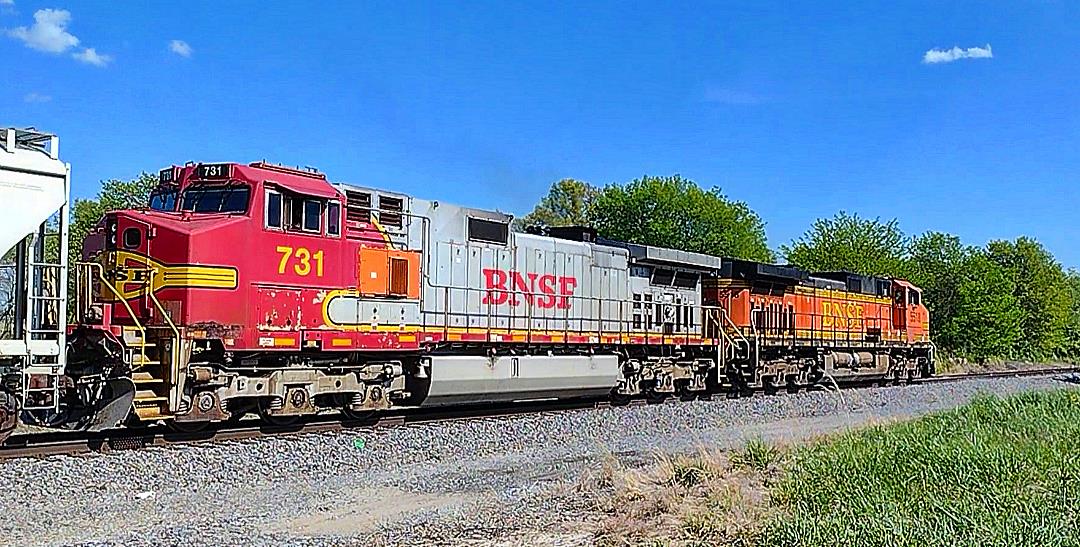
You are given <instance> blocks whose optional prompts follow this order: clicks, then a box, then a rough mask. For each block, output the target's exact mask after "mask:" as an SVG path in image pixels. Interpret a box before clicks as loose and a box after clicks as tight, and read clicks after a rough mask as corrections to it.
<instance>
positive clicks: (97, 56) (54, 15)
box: [0, 0, 112, 66]
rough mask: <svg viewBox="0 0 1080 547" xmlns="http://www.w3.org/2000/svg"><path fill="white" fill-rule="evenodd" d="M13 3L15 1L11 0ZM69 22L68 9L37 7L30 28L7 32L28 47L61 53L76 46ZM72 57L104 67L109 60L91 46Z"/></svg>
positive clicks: (77, 42) (19, 28)
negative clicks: (68, 27)
mask: <svg viewBox="0 0 1080 547" xmlns="http://www.w3.org/2000/svg"><path fill="white" fill-rule="evenodd" d="M3 2H5V0H0V3H3ZM11 3H14V0H11ZM70 22H71V12H69V11H68V10H63V9H39V10H37V11H35V12H34V24H33V25H31V26H30V27H18V28H14V29H11V30H9V31H7V33H8V35H9V36H11V37H12V38H16V39H18V40H20V41H22V43H23V44H24V45H25V46H26V47H28V48H31V49H36V50H38V51H44V52H46V53H53V54H57V55H59V54H61V53H64V52H66V51H68V50H69V49H71V48H74V47H76V46H78V45H79V39H78V38H76V37H75V35H74V34H71V33H70V32H68V31H67V26H68V23H70ZM71 56H72V58H74V59H76V60H78V61H82V62H84V63H87V64H91V65H94V66H105V65H107V64H109V63H110V62H112V57H111V56H109V55H105V54H104V53H98V52H97V50H96V49H94V48H92V47H88V48H83V50H82V51H81V52H76V53H72V54H71Z"/></svg>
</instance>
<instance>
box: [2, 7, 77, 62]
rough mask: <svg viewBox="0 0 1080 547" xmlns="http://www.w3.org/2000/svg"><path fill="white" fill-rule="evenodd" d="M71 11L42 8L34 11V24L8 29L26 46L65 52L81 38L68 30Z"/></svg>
mask: <svg viewBox="0 0 1080 547" xmlns="http://www.w3.org/2000/svg"><path fill="white" fill-rule="evenodd" d="M70 22H71V12H69V11H67V10H62V9H40V10H37V11H35V12H34V24H33V25H31V26H30V27H29V28H27V27H18V28H15V29H12V30H9V31H8V34H9V35H10V36H11V37H12V38H17V39H19V40H22V43H23V44H26V47H29V48H32V49H36V50H38V51H46V52H48V53H63V52H65V51H67V50H68V49H69V48H73V47H75V46H77V45H79V39H78V38H76V37H75V36H74V35H72V34H71V33H70V32H68V31H67V25H68V23H70Z"/></svg>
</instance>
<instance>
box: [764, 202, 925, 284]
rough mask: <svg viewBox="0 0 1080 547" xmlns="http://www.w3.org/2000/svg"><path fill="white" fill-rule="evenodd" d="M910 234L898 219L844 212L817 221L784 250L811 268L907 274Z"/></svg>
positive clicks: (798, 261)
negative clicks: (906, 233) (872, 217)
mask: <svg viewBox="0 0 1080 547" xmlns="http://www.w3.org/2000/svg"><path fill="white" fill-rule="evenodd" d="M907 247H908V241H907V237H906V236H905V235H904V233H903V232H902V231H901V230H900V227H899V225H898V223H897V221H896V220H895V219H893V220H890V221H888V222H882V221H881V220H880V219H876V218H875V219H865V218H860V217H859V215H858V214H848V213H847V212H845V211H840V212H839V213H837V214H836V216H834V217H833V218H831V219H829V218H821V219H818V220H815V221H814V223H813V225H811V226H810V229H809V230H807V232H806V233H805V234H803V235H802V237H800V238H799V239H797V240H795V241H794V242H792V243H791V244H790V245H781V247H780V252H781V253H782V254H783V255H784V257H785V258H787V260H788V262H790V263H792V264H795V265H796V266H800V267H802V268H806V269H808V270H810V271H819V272H820V271H838V270H845V271H849V272H855V273H861V274H866V275H884V276H890V277H906V274H907V264H908V263H907V260H906V258H907V252H908V248H907Z"/></svg>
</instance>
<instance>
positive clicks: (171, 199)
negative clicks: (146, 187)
mask: <svg viewBox="0 0 1080 547" xmlns="http://www.w3.org/2000/svg"><path fill="white" fill-rule="evenodd" d="M179 194H180V191H179V190H177V189H176V188H175V187H173V188H159V189H157V190H154V193H152V194H150V208H151V209H153V210H155V211H175V210H176V198H177V196H178V195H179Z"/></svg>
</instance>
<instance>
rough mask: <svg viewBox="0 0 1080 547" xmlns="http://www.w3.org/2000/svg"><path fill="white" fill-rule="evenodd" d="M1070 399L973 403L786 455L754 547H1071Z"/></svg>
mask: <svg viewBox="0 0 1080 547" xmlns="http://www.w3.org/2000/svg"><path fill="white" fill-rule="evenodd" d="M1077 453H1080V392H1078V391H1076V390H1062V391H1056V392H1049V393H1047V392H1036V393H1028V394H1024V395H1020V396H1017V397H1012V398H1008V399H998V398H994V397H983V398H979V399H976V400H975V401H973V402H972V403H970V404H968V405H966V406H963V407H960V408H959V409H956V410H954V411H950V412H945V413H942V414H937V415H932V416H928V417H925V418H922V419H919V420H915V421H912V422H906V423H901V424H895V425H888V426H877V427H872V428H868V429H864V430H860V431H856V432H852V433H848V434H844V435H841V436H839V437H837V438H834V439H832V440H830V441H828V442H825V443H821V444H816V445H811V446H808V447H804V448H802V449H799V450H797V451H796V452H795V454H794V458H793V461H792V463H791V464H790V466H789V468H788V469H787V471H786V473H785V475H784V476H783V477H782V478H781V480H780V481H779V483H778V484H777V485H776V487H775V488H774V489H773V491H772V492H771V494H772V500H773V503H774V504H775V505H776V506H777V509H778V511H776V512H775V513H774V515H775V516H774V518H773V519H772V520H771V521H770V522H769V523H768V524H767V527H766V530H765V533H763V534H762V535H761V540H762V544H763V545H804V546H815V545H821V546H826V545H828V546H832V545H867V546H874V545H883V546H884V545H888V546H918V547H926V546H937V545H941V546H946V545H948V546H954V545H959V546H963V545H970V546H978V547H983V546H986V545H1002V546H1004V545H1078V544H1080V511H1078V509H1077V508H1078V507H1080V458H1076V454H1077Z"/></svg>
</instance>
